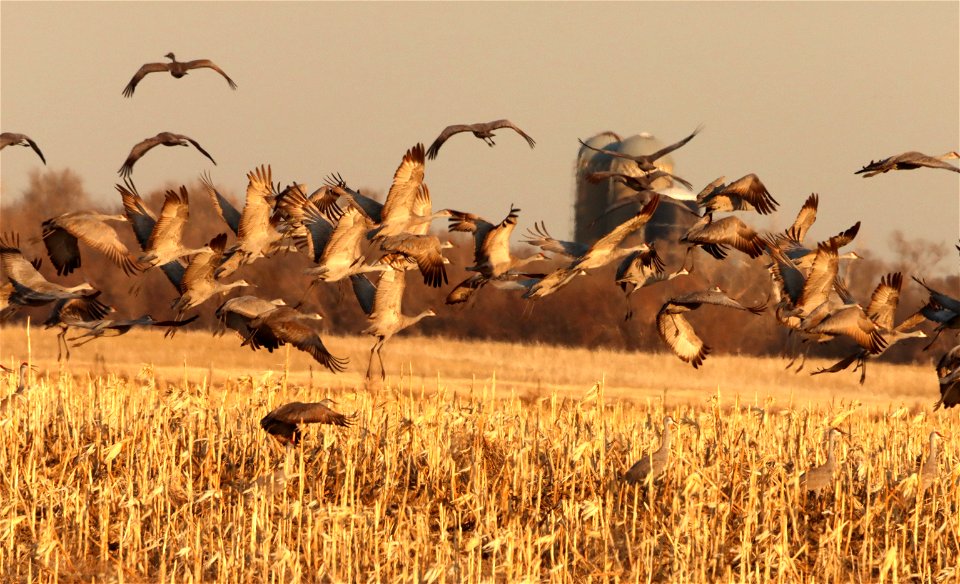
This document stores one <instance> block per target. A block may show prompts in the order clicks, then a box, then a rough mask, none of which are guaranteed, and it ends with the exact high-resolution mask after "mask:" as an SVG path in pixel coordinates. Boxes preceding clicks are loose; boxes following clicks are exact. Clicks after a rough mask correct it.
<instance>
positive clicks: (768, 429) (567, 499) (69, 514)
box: [0, 328, 960, 582]
mask: <svg viewBox="0 0 960 584" xmlns="http://www.w3.org/2000/svg"><path fill="white" fill-rule="evenodd" d="M31 337H32V338H31V339H30V341H31V342H30V345H31V346H30V350H31V352H32V357H33V359H34V360H35V361H36V362H37V363H38V364H39V365H40V368H41V374H40V375H37V376H36V377H37V379H36V380H34V381H33V386H32V388H31V389H30V391H29V393H28V400H27V401H26V402H22V403H20V404H19V405H18V406H17V407H16V408H14V410H13V411H12V412H11V415H9V416H8V417H7V419H4V420H2V421H0V581H40V582H49V581H68V582H70V581H83V582H86V581H91V580H101V581H128V582H140V581H144V582H154V581H164V582H200V581H211V582H270V581H275V582H299V581H303V582H315V581H336V582H340V581H344V582H346V581H351V582H352V581H390V582H410V581H448V582H456V581H468V582H469V581H493V580H495V581H500V582H518V581H558V582H568V581H585V580H595V581H604V580H609V581H614V580H622V581H656V582H684V581H689V582H705V581H732V582H768V581H784V582H796V581H818V582H823V581H851V580H852V581H880V580H884V581H890V582H893V581H901V580H902V581H908V580H909V581H923V582H927V581H956V580H957V578H958V577H960V574H958V573H957V571H956V558H957V557H958V551H960V489H958V486H957V478H958V475H960V460H958V457H957V449H956V446H957V443H958V440H957V437H956V436H955V435H952V434H949V432H947V433H948V437H947V439H946V440H945V441H944V443H943V449H942V450H943V451H942V452H941V454H940V470H941V473H940V480H939V481H938V482H937V483H935V484H933V485H918V484H917V481H916V476H915V475H911V472H912V470H913V469H914V465H915V457H916V456H917V455H919V454H921V453H924V452H925V449H926V436H927V434H928V433H929V431H930V430H931V429H933V428H939V429H941V430H942V431H944V430H949V428H950V425H951V422H952V423H953V424H954V425H955V424H956V412H944V411H940V412H936V413H932V412H931V411H930V405H931V404H932V402H933V401H934V399H935V397H936V385H935V381H934V380H933V379H932V375H933V374H932V371H931V370H930V369H928V368H924V367H893V366H886V365H884V364H882V363H872V364H871V369H870V373H869V377H868V379H867V385H866V387H865V388H861V387H860V386H859V385H858V384H857V383H856V379H857V376H856V375H853V374H850V375H835V376H829V377H826V376H819V377H817V378H812V379H811V378H810V377H809V376H808V375H806V374H805V373H802V374H800V375H796V374H793V373H787V372H784V371H783V364H784V363H783V362H782V361H781V360H777V359H753V358H737V357H717V356H711V357H710V359H709V360H708V361H707V362H706V363H705V367H704V369H703V370H702V371H700V372H695V371H693V370H692V369H691V368H690V367H689V366H687V365H684V364H682V363H680V362H679V361H677V360H676V359H675V358H674V357H672V356H671V355H663V354H661V355H639V354H627V353H614V352H599V353H591V352H588V351H582V350H574V349H560V348H554V347H543V346H536V347H520V346H514V345H505V344H502V343H460V342H457V341H448V340H442V341H439V340H432V339H423V338H416V337H407V338H396V339H393V340H392V341H391V343H390V344H388V346H387V348H386V350H385V359H386V362H387V368H388V371H389V372H391V373H392V374H393V375H391V376H390V377H389V378H388V380H387V384H386V387H383V388H380V389H379V390H378V391H374V392H371V391H367V390H364V389H360V388H358V385H359V381H360V380H359V376H358V374H357V371H358V370H359V371H362V370H363V369H364V367H365V365H366V356H367V351H368V348H369V346H370V342H371V340H370V339H367V338H353V337H331V338H330V339H329V341H328V345H329V346H330V348H331V350H332V351H333V352H334V354H337V355H346V356H349V357H350V358H351V368H350V372H349V373H347V374H344V375H340V376H333V375H329V374H327V373H326V372H322V373H321V372H320V371H318V370H317V369H316V368H314V369H313V372H312V374H311V373H310V371H309V369H308V367H309V364H310V361H309V360H308V359H307V358H305V357H304V356H303V355H302V354H300V353H298V352H296V351H292V352H290V353H289V355H288V354H286V352H284V351H280V352H279V353H276V354H273V355H270V354H266V353H264V354H260V353H252V352H249V351H248V350H247V349H246V348H243V349H242V350H241V348H240V347H238V346H237V345H238V344H239V343H238V339H237V338H236V337H229V336H228V337H224V338H222V339H214V338H211V337H210V335H209V334H207V333H186V334H184V333H181V334H178V336H177V338H176V339H175V341H174V342H170V341H164V340H162V339H161V336H160V335H159V334H157V333H152V332H133V333H131V334H129V335H127V336H125V337H121V338H119V339H116V340H109V341H107V340H102V341H95V342H94V343H91V344H90V345H88V346H87V347H84V348H80V349H77V350H75V352H74V354H73V356H72V359H71V361H70V363H69V364H68V365H66V366H64V367H63V368H62V369H58V367H57V365H56V347H55V342H54V336H53V334H52V332H51V331H36V330H34V331H33V332H32V333H31ZM0 346H2V353H0V358H2V359H3V362H4V363H5V364H8V365H9V364H11V363H12V362H13V361H14V360H15V359H17V358H19V357H21V356H26V354H27V339H26V333H25V332H24V331H23V329H15V328H7V329H2V330H0ZM812 366H814V364H808V366H807V367H808V368H809V367H812ZM401 368H402V369H403V370H404V371H405V372H406V373H404V374H403V375H396V372H397V371H398V370H400V369H401ZM270 371H272V372H273V373H270ZM285 371H286V373H285ZM494 372H495V373H496V379H495V380H494V379H493V373H494ZM474 376H476V378H475V379H474ZM601 379H603V382H602V383H598V381H599V380H601ZM14 383H15V380H8V381H6V382H4V383H0V396H2V395H6V394H7V393H9V391H10V390H12V387H13V384H14ZM325 396H331V397H333V398H334V399H336V400H338V401H339V402H340V403H339V408H340V409H341V410H343V411H345V412H349V413H354V412H355V414H356V423H355V425H354V426H353V427H352V428H349V429H329V428H312V429H310V430H309V431H308V432H307V435H306V438H305V439H304V444H303V448H302V449H299V450H296V451H284V450H283V449H282V448H281V447H279V446H278V445H276V444H275V443H274V442H273V441H271V440H268V439H266V437H265V435H264V434H263V432H262V431H261V430H260V428H259V426H258V420H259V418H260V417H261V416H262V415H263V414H264V413H266V411H268V410H269V409H270V408H272V407H273V406H275V405H278V404H280V403H283V402H286V401H290V400H293V399H300V400H316V399H320V398H321V397H325ZM861 402H862V404H861ZM757 406H759V407H762V408H763V411H762V412H761V411H759V410H757V409H756V407H757ZM666 413H670V414H672V415H673V416H674V417H675V418H676V419H678V420H685V423H684V424H682V425H681V427H680V429H679V431H678V432H677V439H676V443H675V444H674V445H673V454H674V461H673V463H672V466H671V468H670V469H669V471H668V473H667V475H666V477H665V478H664V479H663V480H662V481H661V482H659V483H655V484H649V485H646V486H636V487H634V486H627V485H624V484H623V483H622V482H621V481H619V480H618V476H619V475H620V474H621V473H622V472H623V471H625V470H626V469H627V468H629V466H630V465H631V464H632V463H633V462H634V461H636V460H637V458H638V457H639V456H641V453H642V452H645V451H647V450H648V449H650V448H652V447H654V448H655V447H656V446H657V443H658V440H659V438H658V432H659V421H660V420H661V419H662V417H663V415H665V414H666ZM834 424H835V425H839V426H840V427H842V428H843V429H844V430H845V431H847V432H849V434H850V439H849V440H848V441H844V442H843V443H842V444H841V445H840V446H839V447H838V452H837V455H838V459H839V461H840V462H841V469H840V470H839V471H838V474H837V480H836V482H835V485H834V490H833V492H832V493H830V494H829V495H827V496H826V497H823V498H821V499H815V498H813V497H806V496H804V495H802V494H801V493H800V492H799V490H798V486H797V477H798V476H799V474H800V472H802V471H803V470H805V469H806V468H808V467H809V466H811V465H813V464H815V463H816V462H818V461H822V460H823V458H824V456H825V453H824V452H823V447H822V446H821V445H820V442H821V438H822V434H823V431H824V430H825V429H826V428H828V427H830V426H831V425H834ZM901 477H906V478H907V480H906V481H905V482H902V483H899V484H898V483H897V481H898V479H900V478H901Z"/></svg>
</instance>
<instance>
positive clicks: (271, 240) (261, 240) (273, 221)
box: [215, 165, 285, 278]
mask: <svg viewBox="0 0 960 584" xmlns="http://www.w3.org/2000/svg"><path fill="white" fill-rule="evenodd" d="M272 180H273V171H272V169H271V168H270V166H264V165H261V166H260V167H259V168H256V169H254V170H252V171H250V172H248V173H247V198H246V203H245V204H244V206H243V213H242V215H241V216H240V224H239V227H238V229H237V240H236V241H235V242H234V243H233V245H232V246H230V248H229V249H228V250H227V251H226V253H225V254H224V257H225V259H224V261H223V263H222V264H220V267H218V268H217V271H216V273H215V275H216V277H218V278H220V277H223V276H226V275H229V274H232V273H233V272H234V271H235V270H236V269H237V268H239V267H240V266H242V265H244V264H249V263H251V262H253V261H254V260H256V259H258V258H262V257H266V256H267V255H269V254H272V253H275V252H277V251H279V250H280V249H281V248H282V247H283V245H282V242H283V241H284V239H285V237H284V234H283V233H281V232H280V231H279V230H278V226H279V219H277V218H275V217H274V213H273V206H272V205H271V200H272V198H273V189H274V187H273V183H272Z"/></svg>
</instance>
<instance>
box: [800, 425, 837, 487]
mask: <svg viewBox="0 0 960 584" xmlns="http://www.w3.org/2000/svg"><path fill="white" fill-rule="evenodd" d="M841 435H843V431H842V430H840V429H839V428H830V430H829V432H828V433H827V461H826V462H824V463H823V464H821V465H820V466H815V467H813V468H811V469H810V470H808V471H807V472H805V473H803V474H802V475H800V489H801V490H802V491H813V492H814V493H817V494H819V493H820V491H822V490H823V489H825V488H827V487H829V486H830V485H832V484H833V471H834V469H835V468H836V466H837V460H836V458H835V457H834V455H833V451H834V446H835V445H836V441H837V437H838V436H841Z"/></svg>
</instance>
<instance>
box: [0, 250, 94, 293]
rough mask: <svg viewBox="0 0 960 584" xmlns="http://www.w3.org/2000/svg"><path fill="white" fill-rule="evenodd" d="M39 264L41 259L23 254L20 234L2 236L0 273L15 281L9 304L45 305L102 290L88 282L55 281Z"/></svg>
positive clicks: (11, 281)
mask: <svg viewBox="0 0 960 584" xmlns="http://www.w3.org/2000/svg"><path fill="white" fill-rule="evenodd" d="M39 266H40V261H39V260H34V261H32V262H30V261H27V259H26V258H25V257H23V254H22V253H21V252H20V237H19V236H18V235H17V234H15V233H13V234H4V235H0V272H2V273H3V275H4V276H6V277H7V278H8V279H9V280H10V283H11V284H13V293H12V294H10V296H9V298H8V302H9V304H11V305H19V306H43V305H44V304H49V303H50V302H55V301H57V300H61V299H64V298H81V297H87V296H96V295H97V294H99V293H100V292H98V291H97V290H94V288H93V286H91V285H90V284H88V283H86V282H83V283H81V284H77V285H76V286H70V287H67V286H60V285H59V284H54V283H53V282H50V281H48V280H47V279H46V278H44V277H43V275H42V274H41V273H40V272H38V271H37V268H38V267H39Z"/></svg>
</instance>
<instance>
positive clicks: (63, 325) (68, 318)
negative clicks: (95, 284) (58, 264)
mask: <svg viewBox="0 0 960 584" xmlns="http://www.w3.org/2000/svg"><path fill="white" fill-rule="evenodd" d="M111 312H114V308H113V307H112V306H107V305H106V304H104V303H102V302H100V301H99V300H97V299H96V297H93V296H91V297H89V298H66V299H63V300H58V301H57V303H56V304H54V305H53V310H52V311H51V312H50V316H48V317H47V320H46V321H44V323H43V325H44V328H51V327H55V326H59V327H60V332H59V333H57V361H59V360H60V359H62V358H63V353H64V352H65V353H66V356H67V360H69V359H70V345H68V344H67V331H69V330H70V327H72V326H80V325H82V324H83V323H85V322H90V321H95V320H103V319H104V318H106V317H107V315H108V314H110V313H111ZM61 345H63V349H62V350H61V348H60V346H61Z"/></svg>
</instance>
